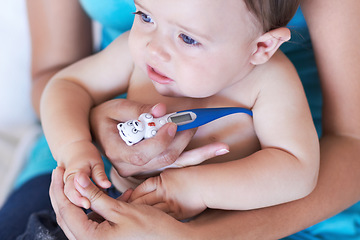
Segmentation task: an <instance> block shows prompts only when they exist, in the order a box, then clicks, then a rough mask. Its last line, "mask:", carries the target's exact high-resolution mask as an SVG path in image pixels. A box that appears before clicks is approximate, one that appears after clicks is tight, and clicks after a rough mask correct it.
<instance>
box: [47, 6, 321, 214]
mask: <svg viewBox="0 0 360 240" xmlns="http://www.w3.org/2000/svg"><path fill="white" fill-rule="evenodd" d="M135 4H136V7H137V14H136V15H137V16H136V18H135V21H134V25H133V28H132V31H131V32H130V34H123V35H122V36H120V37H119V38H118V39H116V40H115V41H114V42H113V43H112V44H111V45H110V46H109V47H108V48H107V49H106V50H104V51H102V52H100V53H98V54H97V55H94V56H93V57H90V58H87V59H85V60H82V61H80V62H78V63H76V64H74V65H72V66H70V67H68V68H66V69H65V70H63V71H61V72H60V73H58V74H57V75H56V76H55V77H54V78H53V79H52V80H51V81H50V83H49V84H48V87H47V89H46V90H45V92H44V94H43V98H42V105H41V113H42V114H41V118H42V122H43V127H44V131H45V134H46V137H47V139H48V142H49V145H50V148H51V150H52V153H53V155H54V157H55V159H56V160H57V161H58V163H59V165H60V166H62V167H64V168H65V169H66V171H65V175H64V181H65V188H64V190H65V194H66V195H67V196H68V198H69V199H70V200H71V201H72V202H73V203H75V204H77V205H79V206H83V207H89V206H90V202H89V201H87V199H86V198H85V197H82V196H81V194H80V193H79V191H76V190H75V185H76V179H74V175H75V173H77V172H83V173H85V174H86V175H87V176H91V177H92V178H93V180H94V182H95V183H96V184H97V185H98V186H100V187H103V188H106V187H108V186H109V184H110V183H109V182H108V181H107V179H106V176H105V174H104V171H103V167H102V162H101V158H100V156H99V153H98V152H97V148H96V147H95V146H94V145H93V144H92V142H91V140H92V138H91V135H90V131H89V123H88V117H89V112H90V108H91V107H92V106H94V105H97V104H99V103H101V102H103V101H105V100H107V99H108V98H109V97H110V98H111V97H114V96H115V95H117V94H119V93H121V92H125V91H127V92H128V98H129V99H130V100H134V101H136V102H141V103H145V102H147V103H154V104H155V103H157V102H164V103H166V105H167V106H168V109H167V110H168V111H170V112H171V111H177V110H182V109H186V108H195V107H218V106H241V107H246V108H249V109H252V111H253V113H254V117H253V118H250V117H249V116H239V115H238V116H235V115H234V116H230V117H228V118H227V120H224V121H221V122H219V121H218V122H214V123H211V124H208V125H206V126H203V127H201V128H200V129H198V131H197V132H196V134H195V135H194V137H193V139H192V141H191V142H190V144H189V145H188V147H187V149H188V150H189V149H195V148H196V147H198V146H202V145H207V144H211V143H213V142H218V141H221V142H223V143H225V144H226V145H227V146H229V148H230V153H228V154H226V155H223V156H220V157H217V158H214V159H212V160H210V161H211V163H215V162H217V164H206V165H200V166H196V167H187V168H181V169H169V170H166V171H164V172H163V173H162V174H160V176H159V177H155V178H151V179H150V180H148V181H146V182H145V183H144V184H143V185H142V186H141V187H139V188H137V189H136V190H135V191H134V193H133V196H132V199H131V200H132V201H134V202H135V203H147V204H149V205H154V206H155V207H158V208H160V209H161V210H163V211H165V212H168V213H169V214H171V215H173V216H174V217H176V218H178V219H183V218H187V217H191V216H194V215H197V214H198V213H200V212H202V211H203V210H204V209H206V208H220V209H239V210H240V209H242V210H245V209H252V208H260V207H265V206H270V205H274V204H279V203H283V202H287V201H292V200H295V199H298V198H302V197H304V196H306V195H307V194H309V193H310V192H311V191H312V189H313V187H314V185H315V183H316V177H317V170H318V158H319V153H318V140H317V135H316V131H315V128H314V126H313V123H312V120H311V115H310V112H309V109H308V106H307V102H306V98H305V95H304V92H303V90H302V86H301V83H300V80H299V78H298V76H297V74H296V71H295V69H294V67H293V66H292V65H291V63H290V61H289V60H288V59H287V58H286V57H285V56H284V55H283V54H282V53H281V52H279V51H277V49H278V47H279V46H280V45H281V44H282V43H283V42H284V41H286V40H288V39H289V30H288V29H286V28H279V29H275V30H272V31H271V32H269V33H265V34H263V33H262V32H261V30H260V29H259V30H257V31H256V29H257V28H256V26H257V25H256V24H255V23H253V22H252V21H253V18H252V16H251V14H250V13H249V12H248V10H247V8H246V6H245V4H244V3H243V2H241V1H240V2H239V1H236V0H233V1H230V2H229V4H226V5H224V4H223V3H222V2H220V1H214V2H213V4H206V1H205V0H197V1H190V0H188V1H185V2H184V1H181V2H174V1H172V2H169V1H165V0H164V1H156V2H154V3H151V4H149V3H148V2H146V1H136V2H135ZM188 5H194V6H195V7H194V8H188ZM196 6H198V7H199V6H202V8H203V10H202V14H199V12H198V11H197V10H196V9H198V8H197V7H196ZM219 9H223V10H222V11H219ZM239 12H240V14H239ZM185 16H186V17H185ZM214 16H216V17H214ZM209 19H210V20H209ZM233 22H236V23H237V25H236V26H238V27H236V28H234V27H230V25H231V24H230V23H233ZM190 26H191V27H190ZM244 32H246V33H248V34H244ZM119 66H121V68H120V67H119ZM160 73H161V74H160ZM218 79H221V81H219V80H218ZM150 80H152V81H150ZM105 81H106V82H105ZM144 88H145V89H146V92H147V94H139V92H143V91H144V90H142V89H144ZM194 89H195V90H194ZM60 100H61V101H60ZM124 101H127V100H124ZM293 106H297V107H296V108H294V107H293ZM270 109H271V110H270ZM279 113H281V114H279ZM130 119H131V117H130ZM269 126H271V128H270V127H269ZM227 129H228V130H227ZM226 130H227V131H226ZM229 130H230V131H229ZM214 139H215V140H214ZM123 144H125V143H123ZM257 150H258V151H257ZM230 160H232V161H230ZM179 165H180V166H181V165H182V164H179ZM114 166H115V168H116V169H117V170H118V169H119V167H118V166H116V163H115V164H114ZM118 172H121V170H118ZM113 183H114V184H115V186H116V185H117V181H116V179H113ZM194 183H196V184H194ZM235 188H236V189H237V191H233V190H232V189H235ZM179 189H184V191H181V192H183V194H180V195H179V194H177V193H178V191H179ZM213 189H216V191H214V190H213ZM155 190H156V191H155ZM245 193H246V194H245ZM225 195H226V196H227V200H226V201H224V198H223V196H225Z"/></svg>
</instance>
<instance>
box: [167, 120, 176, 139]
mask: <svg viewBox="0 0 360 240" xmlns="http://www.w3.org/2000/svg"><path fill="white" fill-rule="evenodd" d="M176 129H177V126H176V124H175V123H171V125H170V126H169V128H168V134H169V136H170V137H174V136H175V134H176Z"/></svg>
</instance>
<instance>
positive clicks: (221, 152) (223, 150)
mask: <svg viewBox="0 0 360 240" xmlns="http://www.w3.org/2000/svg"><path fill="white" fill-rule="evenodd" d="M227 153H229V150H227V149H225V148H224V149H220V150H217V151H216V152H215V155H216V156H220V155H224V154H227Z"/></svg>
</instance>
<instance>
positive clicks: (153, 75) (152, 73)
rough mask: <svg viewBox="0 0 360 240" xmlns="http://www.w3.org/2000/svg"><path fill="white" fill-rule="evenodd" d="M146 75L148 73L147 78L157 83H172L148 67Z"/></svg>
mask: <svg viewBox="0 0 360 240" xmlns="http://www.w3.org/2000/svg"><path fill="white" fill-rule="evenodd" d="M147 73H148V76H149V78H150V79H151V80H153V81H155V82H157V83H160V84H169V83H171V82H173V80H172V79H170V78H168V77H166V76H165V75H164V74H162V73H161V72H159V71H158V70H156V69H154V68H152V67H150V66H149V65H148V66H147Z"/></svg>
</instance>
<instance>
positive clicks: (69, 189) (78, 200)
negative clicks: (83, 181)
mask: <svg viewBox="0 0 360 240" xmlns="http://www.w3.org/2000/svg"><path fill="white" fill-rule="evenodd" d="M75 185H76V183H75V182H74V175H71V176H69V177H68V178H67V181H66V183H65V186H64V193H65V195H66V196H67V198H68V199H69V200H70V201H71V202H72V203H73V204H75V205H77V206H79V207H83V208H86V209H88V208H89V207H90V202H89V200H88V199H87V198H85V197H83V196H81V194H80V193H79V192H78V191H77V190H76V188H75Z"/></svg>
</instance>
